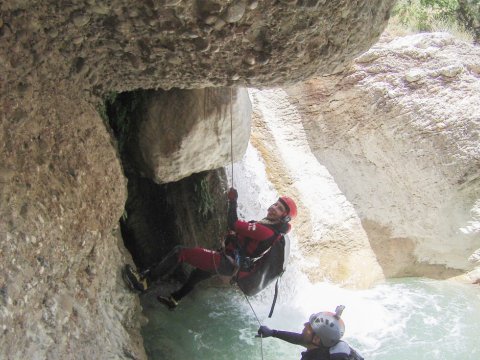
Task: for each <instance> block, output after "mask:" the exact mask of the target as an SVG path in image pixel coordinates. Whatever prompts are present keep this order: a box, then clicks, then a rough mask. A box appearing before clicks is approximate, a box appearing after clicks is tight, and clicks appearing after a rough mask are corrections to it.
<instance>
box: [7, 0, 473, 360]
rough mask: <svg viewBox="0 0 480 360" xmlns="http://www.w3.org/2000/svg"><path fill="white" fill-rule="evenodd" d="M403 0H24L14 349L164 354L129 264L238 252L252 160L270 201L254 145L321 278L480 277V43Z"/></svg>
mask: <svg viewBox="0 0 480 360" xmlns="http://www.w3.org/2000/svg"><path fill="white" fill-rule="evenodd" d="M393 5H394V1H393V0H375V1H362V0H360V1H356V2H350V1H336V2H326V1H310V0H298V1H297V0H295V1H290V0H285V1H283V0H279V1H277V0H268V1H256V0H230V1H220V0H161V1H155V0H152V1H150V0H147V1H138V2H131V1H127V0H111V1H97V0H86V1H37V0H35V1H15V0H6V1H3V2H2V3H1V4H0V70H1V71H0V73H1V75H0V104H1V109H2V111H1V123H0V126H1V130H2V131H1V132H0V145H1V157H0V259H1V260H2V261H1V262H0V332H1V334H2V336H1V337H0V358H2V359H3V358H5V359H60V358H61V359H63V358H69V357H71V358H75V359H86V358H89V359H103V358H108V359H147V358H158V355H152V354H153V350H152V346H153V345H152V343H151V339H147V338H149V337H150V338H151V337H153V336H155V334H153V333H152V334H146V333H145V331H146V330H143V332H142V329H147V326H150V325H147V323H148V322H149V320H148V317H149V314H151V313H152V311H153V310H154V304H152V303H150V302H149V300H148V299H147V300H141V298H140V297H139V296H138V295H137V294H134V293H131V292H130V291H129V290H128V289H127V288H126V286H125V284H124V283H123V280H122V277H121V271H120V269H121V267H122V266H123V264H125V263H131V264H135V265H136V266H138V267H139V268H146V267H148V266H150V265H152V264H154V263H156V262H158V261H159V260H160V259H161V258H162V257H163V256H164V255H165V254H166V253H167V252H168V251H170V250H171V249H172V248H173V247H174V246H175V245H178V244H182V245H186V246H204V247H208V248H214V247H215V246H217V244H218V242H219V240H220V239H221V238H222V236H223V235H224V232H225V229H226V219H225V214H226V206H227V204H226V201H225V192H226V190H227V189H228V187H229V186H230V185H231V181H232V173H231V172H232V169H234V168H235V169H236V170H235V173H234V175H233V180H234V181H236V182H235V184H236V185H238V189H239V193H240V196H244V198H245V199H248V200H249V201H251V202H252V203H253V202H255V203H262V204H263V203H264V202H268V201H271V200H272V199H271V198H269V197H268V198H267V197H260V196H259V193H260V192H257V190H258V189H256V188H255V187H253V186H252V182H253V180H252V182H249V183H247V184H249V185H248V187H247V185H245V183H242V181H239V179H240V178H242V177H246V176H253V175H251V173H249V172H246V171H244V172H243V170H242V167H241V166H240V165H239V164H240V163H242V161H244V160H242V159H245V154H250V155H251V152H252V151H254V152H255V153H258V154H259V156H260V157H261V161H262V163H263V164H264V170H262V172H260V171H257V174H256V175H255V176H259V179H260V178H261V177H262V176H265V179H264V182H265V183H266V182H269V184H271V187H272V188H271V192H270V193H271V194H273V193H274V194H277V193H278V194H279V193H284V194H288V195H289V196H292V197H294V198H295V199H297V201H298V204H299V214H300V215H299V217H298V219H296V221H295V223H294V235H293V236H294V238H295V241H296V242H295V244H296V245H295V246H296V247H298V249H296V251H297V252H296V255H295V256H299V257H301V260H302V261H300V263H301V264H300V265H298V271H300V272H301V273H302V274H304V275H305V276H306V277H307V278H308V279H309V281H311V282H320V281H327V282H329V283H333V284H338V285H340V286H342V287H345V288H346V289H354V290H357V289H358V290H360V289H369V288H371V287H372V286H375V285H376V284H381V283H382V282H383V281H385V280H388V279H392V278H402V277H410V276H412V277H427V278H433V279H451V278H454V279H456V280H457V281H459V282H461V283H467V284H471V283H475V282H476V283H478V282H480V146H479V140H480V139H479V138H480V117H479V114H480V105H479V104H480V102H479V101H478V100H479V96H478V94H479V93H480V63H479V60H478V59H480V50H479V48H478V46H475V45H472V44H469V43H467V42H464V41H461V40H458V39H456V38H454V37H452V36H451V35H448V34H446V33H434V34H430V33H424V34H417V35H410V36H406V37H394V36H391V35H389V34H383V35H382V36H381V34H382V33H383V31H384V28H385V27H386V25H387V22H388V19H389V14H390V11H391V9H392V7H393ZM232 162H233V163H235V165H234V166H233V165H232ZM262 179H263V178H262ZM263 205H267V204H263ZM252 206H253V205H252ZM256 210H260V209H256ZM242 211H243V208H242ZM241 215H245V216H250V214H247V213H245V212H244V211H243V213H242V214H241ZM184 270H185V269H180V270H179V271H177V272H176V273H175V274H174V279H175V280H177V281H182V280H183V279H184V277H185V275H186V273H185V271H184ZM187 270H188V269H187ZM290 276H292V275H290ZM215 281H216V280H214V281H213V282H212V283H211V285H212V286H213V289H216V288H217V287H218V286H225V284H221V283H219V282H218V281H217V282H215ZM175 284H176V283H175V282H172V287H173V286H175ZM472 287H474V285H472ZM211 289H212V288H209V287H207V290H206V291H207V292H208V291H211ZM475 290H476V288H475ZM352 291H353V290H352ZM209 294H211V293H209ZM211 296H216V295H215V294H213V295H211ZM200 297H201V296H200ZM225 301H228V300H225ZM142 311H143V312H142ZM232 311H234V310H232ZM242 311H243V310H242ZM214 312H215V311H213V310H212V313H214ZM212 316H213V315H212ZM165 319H167V320H165ZM156 321H157V320H155V319H153V320H152V318H150V323H151V324H155V322H156ZM161 321H167V322H168V321H171V323H170V325H171V326H172V327H175V326H178V324H177V323H174V321H173V320H169V318H162V320H161ZM148 329H150V328H148ZM148 341H150V343H148V344H149V345H148V346H147V349H146V345H145V344H146V343H147V342H148ZM247 343H248V341H247ZM179 344H180V343H179ZM163 346H164V350H165V353H164V355H165V356H167V353H168V351H167V350H166V349H169V347H175V344H172V343H170V342H165V343H163ZM155 354H158V353H155ZM155 356H157V357H155ZM172 356H173V355H172ZM219 358H221V357H219Z"/></svg>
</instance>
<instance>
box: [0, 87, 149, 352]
mask: <svg viewBox="0 0 480 360" xmlns="http://www.w3.org/2000/svg"><path fill="white" fill-rule="evenodd" d="M45 90H46V89H45ZM10 95H12V94H10ZM30 95H31V96H29V97H28V98H26V99H18V98H13V97H11V98H3V99H2V100H3V101H2V112H1V115H0V116H1V117H0V127H1V128H2V131H1V132H0V152H1V154H2V157H1V160H0V189H1V191H0V259H1V261H0V324H1V325H0V332H1V336H0V358H2V359H27V358H28V359H35V358H49V359H59V358H64V357H65V354H71V353H74V354H75V357H77V358H97V359H99V358H105V357H112V356H113V357H116V358H127V357H129V356H130V357H132V356H133V357H136V358H145V354H144V350H143V346H142V339H141V338H140V337H139V333H138V330H136V329H138V327H139V324H138V317H136V316H135V309H137V310H138V309H139V303H138V300H136V298H135V296H134V295H132V294H129V293H128V292H127V290H126V289H125V288H124V286H122V283H121V278H120V274H119V269H120V265H121V264H122V263H123V262H125V261H126V259H127V257H126V254H125V252H122V250H121V249H124V248H123V246H121V242H120V243H119V239H118V237H117V236H116V235H117V234H118V231H117V228H118V219H119V217H120V216H121V214H122V208H123V204H124V202H125V199H126V186H125V179H124V177H123V174H122V171H121V166H120V162H119V159H118V158H117V154H116V152H115V148H114V146H113V143H112V140H111V137H110V135H109V133H108V132H107V131H106V128H105V126H104V124H102V120H101V119H100V116H99V115H98V113H97V111H96V109H95V108H94V107H92V105H91V104H89V103H88V102H86V101H84V100H82V99H81V96H79V94H78V92H76V89H74V88H65V87H62V86H60V85H59V86H57V87H56V88H49V89H48V91H33V92H32V93H31V94H30ZM120 241H121V240H120ZM129 332H131V334H129ZM130 335H131V336H130ZM127 354H130V355H127Z"/></svg>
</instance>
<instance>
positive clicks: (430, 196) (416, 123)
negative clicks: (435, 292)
mask: <svg viewBox="0 0 480 360" xmlns="http://www.w3.org/2000/svg"><path fill="white" fill-rule="evenodd" d="M479 57H480V49H479V48H478V47H475V46H473V45H471V44H467V43H464V42H462V41H459V40H455V39H454V38H453V37H451V36H450V35H448V34H445V33H437V34H418V35H412V36H408V37H405V38H398V39H389V38H387V37H386V38H385V39H384V41H382V42H380V43H378V44H377V45H376V46H374V47H373V48H372V49H370V50H369V51H368V52H367V53H365V54H364V55H362V56H360V57H359V58H357V59H356V60H355V62H354V64H353V65H352V67H350V68H349V69H348V70H347V71H346V72H344V73H343V74H341V75H333V76H324V77H319V78H317V79H315V80H311V81H309V82H307V83H305V84H302V85H300V86H298V87H295V88H292V89H290V90H289V93H290V95H291V96H292V100H291V101H292V102H293V103H294V104H296V106H297V109H298V111H299V112H300V114H301V117H302V120H303V126H304V128H305V132H306V134H307V136H308V139H309V143H310V147H311V149H312V151H313V152H314V154H315V156H316V157H317V158H318V160H319V162H320V163H322V164H324V165H325V166H326V167H327V168H328V170H329V172H330V173H331V174H332V175H333V177H334V178H335V181H336V183H337V184H338V186H339V188H340V189H341V191H342V192H343V193H344V194H345V195H346V197H347V199H348V200H349V201H350V202H351V203H352V204H353V205H354V207H355V209H356V212H357V213H358V216H359V218H360V219H361V221H362V225H363V228H364V229H365V231H366V232H367V234H368V238H369V241H370V244H371V247H372V249H373V250H374V252H375V253H376V257H377V259H378V261H379V263H380V264H381V266H382V268H383V270H384V272H385V275H386V276H388V277H391V276H409V275H427V276H432V277H440V278H444V277H448V276H453V275H455V274H457V273H458V272H459V271H461V272H464V271H466V270H471V269H472V264H471V262H469V261H468V259H469V257H470V255H471V254H472V253H473V252H474V251H475V250H476V249H477V248H478V247H480V233H479V221H480V217H479V204H480V203H479V202H480V146H479V140H480V118H479V114H480V105H479V104H480V103H479V101H478V100H479V96H478V94H479V91H480V68H479V63H478V59H479ZM474 258H475V257H472V258H471V261H475V260H474ZM477 277H478V275H477Z"/></svg>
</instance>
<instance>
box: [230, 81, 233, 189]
mask: <svg viewBox="0 0 480 360" xmlns="http://www.w3.org/2000/svg"><path fill="white" fill-rule="evenodd" d="M232 92H233V90H232V88H230V161H231V163H232V187H233V115H232V107H233V104H232V102H233V95H232Z"/></svg>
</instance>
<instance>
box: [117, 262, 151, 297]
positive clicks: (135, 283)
mask: <svg viewBox="0 0 480 360" xmlns="http://www.w3.org/2000/svg"><path fill="white" fill-rule="evenodd" d="M122 277H123V280H124V281H125V283H126V284H127V286H128V287H129V289H130V290H132V291H135V292H141V293H142V292H145V291H146V290H147V288H148V285H147V279H145V278H144V277H143V276H141V275H140V274H139V273H138V272H137V271H136V270H135V269H134V268H133V267H132V266H131V265H130V264H126V265H125V267H124V268H123V269H122Z"/></svg>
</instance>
